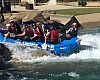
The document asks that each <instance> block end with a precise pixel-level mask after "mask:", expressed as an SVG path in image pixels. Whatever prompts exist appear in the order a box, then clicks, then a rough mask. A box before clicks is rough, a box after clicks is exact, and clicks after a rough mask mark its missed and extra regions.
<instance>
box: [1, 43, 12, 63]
mask: <svg viewBox="0 0 100 80" xmlns="http://www.w3.org/2000/svg"><path fill="white" fill-rule="evenodd" d="M11 58H12V57H11V51H10V50H9V49H8V48H7V47H6V46H5V45H4V44H2V43H0V64H3V63H4V62H6V61H9V60H11Z"/></svg>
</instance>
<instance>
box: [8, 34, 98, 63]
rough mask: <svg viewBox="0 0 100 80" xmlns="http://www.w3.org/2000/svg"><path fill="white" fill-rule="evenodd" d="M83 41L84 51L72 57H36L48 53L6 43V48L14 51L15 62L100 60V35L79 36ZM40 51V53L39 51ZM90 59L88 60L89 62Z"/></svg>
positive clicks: (30, 47) (34, 48) (32, 47)
mask: <svg viewBox="0 0 100 80" xmlns="http://www.w3.org/2000/svg"><path fill="white" fill-rule="evenodd" d="M78 37H79V38H80V39H81V46H83V49H81V50H80V52H79V53H73V54H72V55H70V56H54V55H53V56H52V55H45V54H44V55H42V56H34V55H33V54H35V53H40V54H43V53H46V52H45V51H42V50H40V49H39V48H37V47H34V46H26V45H18V44H11V43H6V46H7V47H8V48H9V49H10V50H11V51H12V53H13V55H12V57H13V60H12V61H18V62H30V63H34V62H43V63H47V62H68V61H80V60H82V61H85V60H86V61H89V60H97V59H100V41H99V40H100V33H97V34H95V35H92V34H85V35H81V36H78ZM39 50H40V51H39ZM87 59H88V60H87Z"/></svg>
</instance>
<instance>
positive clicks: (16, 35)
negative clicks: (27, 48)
mask: <svg viewBox="0 0 100 80" xmlns="http://www.w3.org/2000/svg"><path fill="white" fill-rule="evenodd" d="M24 35H25V31H24V32H23V33H22V34H18V35H16V36H24Z"/></svg>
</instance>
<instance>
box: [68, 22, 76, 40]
mask: <svg viewBox="0 0 100 80" xmlns="http://www.w3.org/2000/svg"><path fill="white" fill-rule="evenodd" d="M76 26H77V23H75V22H74V23H72V25H71V27H70V28H69V29H68V30H66V39H71V38H73V37H76V36H77V28H76Z"/></svg>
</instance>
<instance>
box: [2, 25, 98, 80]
mask: <svg viewBox="0 0 100 80" xmlns="http://www.w3.org/2000/svg"><path fill="white" fill-rule="evenodd" d="M79 34H80V35H79V36H78V37H79V38H80V39H81V46H80V50H79V52H77V53H73V54H71V55H69V56H55V55H47V53H49V52H47V51H43V50H41V49H40V48H39V47H36V46H32V45H22V44H11V43H4V44H5V45H6V46H7V47H8V48H9V49H10V50H11V52H12V54H13V55H12V57H13V59H12V60H11V61H10V63H11V64H12V65H13V66H12V67H11V68H8V69H6V70H1V71H0V80H100V27H99V26H98V27H94V28H84V29H83V30H81V31H80V32H79Z"/></svg>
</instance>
